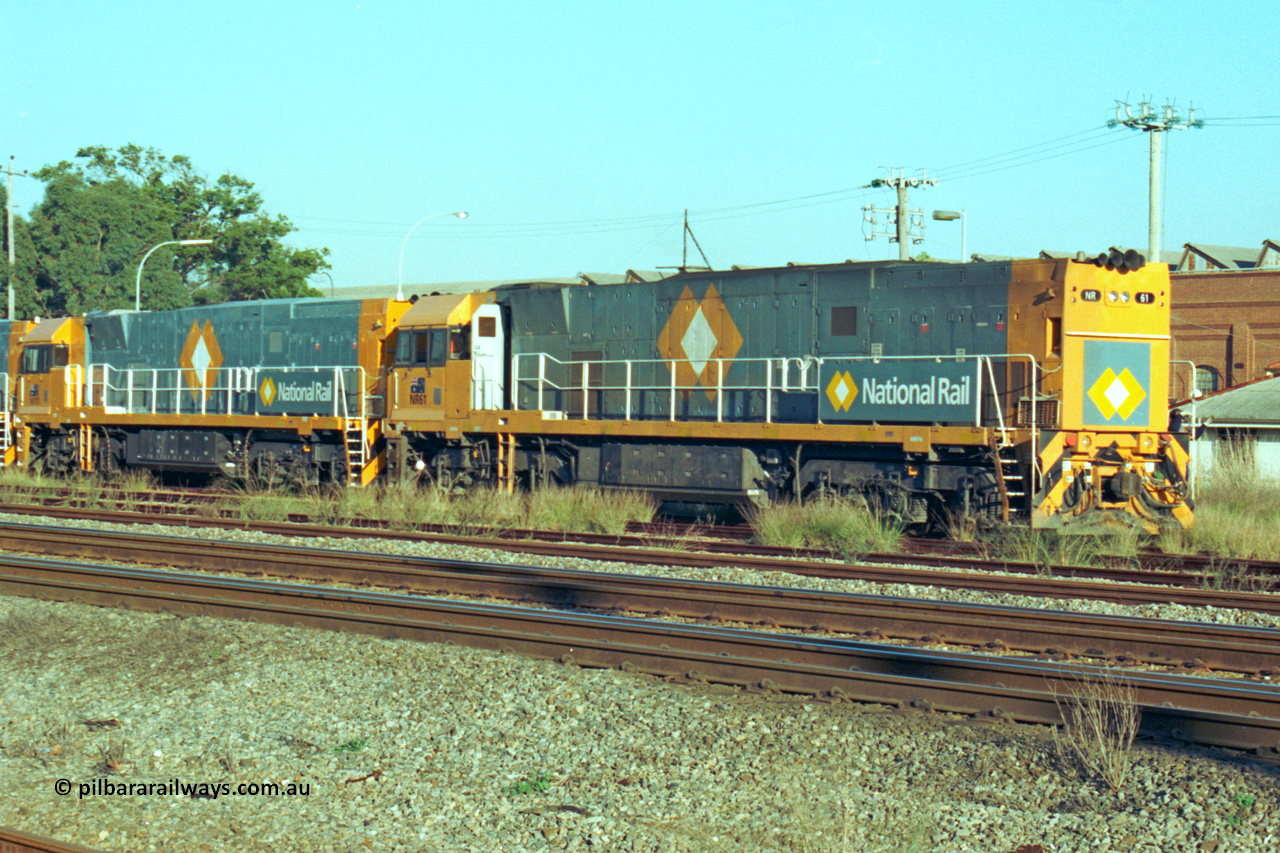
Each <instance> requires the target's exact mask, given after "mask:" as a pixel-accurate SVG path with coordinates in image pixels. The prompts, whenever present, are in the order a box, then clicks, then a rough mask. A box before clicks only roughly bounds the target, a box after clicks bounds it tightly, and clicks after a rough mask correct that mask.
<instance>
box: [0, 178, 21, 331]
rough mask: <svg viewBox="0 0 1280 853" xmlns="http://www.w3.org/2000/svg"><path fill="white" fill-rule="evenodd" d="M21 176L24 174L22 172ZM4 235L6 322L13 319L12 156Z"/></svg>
mask: <svg viewBox="0 0 1280 853" xmlns="http://www.w3.org/2000/svg"><path fill="white" fill-rule="evenodd" d="M22 174H24V175H25V174H26V173H25V172H23V173H22ZM4 219H5V226H4V233H5V235H6V237H7V238H8V243H9V276H8V277H9V281H8V288H7V289H8V291H9V313H8V314H6V315H5V318H6V319H8V320H12V319H13V303H14V298H13V271H14V268H13V155H12V154H10V155H9V190H8V192H7V193H6V194H5V197H4Z"/></svg>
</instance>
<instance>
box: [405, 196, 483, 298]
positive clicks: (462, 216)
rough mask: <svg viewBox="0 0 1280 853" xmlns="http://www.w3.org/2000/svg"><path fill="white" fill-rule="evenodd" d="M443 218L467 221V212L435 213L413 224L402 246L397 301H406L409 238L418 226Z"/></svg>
mask: <svg viewBox="0 0 1280 853" xmlns="http://www.w3.org/2000/svg"><path fill="white" fill-rule="evenodd" d="M442 216H456V217H458V218H459V219H466V218H467V212H466V211H465V210H459V211H458V212H457V213H433V214H431V215H430V216H424V217H422V218H421V219H419V220H418V221H417V222H415V223H413V227H412V228H410V229H409V233H408V234H405V235H404V241H403V242H402V243H401V244H400V266H399V270H398V272H397V273H396V301H397V302H403V301H404V247H405V246H407V245H409V238H410V237H412V236H413V232H414V231H416V230H417V228H418V226H419V225H421V224H422V223H424V222H426V221H427V220H428V219H439V218H440V217H442Z"/></svg>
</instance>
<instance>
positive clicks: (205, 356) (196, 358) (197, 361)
mask: <svg viewBox="0 0 1280 853" xmlns="http://www.w3.org/2000/svg"><path fill="white" fill-rule="evenodd" d="M212 362H213V358H212V357H211V356H210V355H209V347H208V346H206V345H205V342H204V336H203V335H201V336H200V339H199V340H198V341H197V342H196V348H195V351H194V352H192V353H191V366H192V367H193V368H195V371H196V376H197V377H198V378H199V380H200V384H201V385H203V384H204V383H205V382H208V381H209V365H210V364H211V363H212Z"/></svg>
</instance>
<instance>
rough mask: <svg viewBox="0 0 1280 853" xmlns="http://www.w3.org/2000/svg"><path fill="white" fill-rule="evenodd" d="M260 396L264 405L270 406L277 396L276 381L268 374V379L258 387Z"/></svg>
mask: <svg viewBox="0 0 1280 853" xmlns="http://www.w3.org/2000/svg"><path fill="white" fill-rule="evenodd" d="M258 396H259V397H261V398H262V405H264V406H270V405H271V403H272V401H274V400H275V398H276V383H274V382H272V381H271V377H270V376H268V377H267V379H266V381H265V382H263V383H262V385H261V386H260V387H259V388H258Z"/></svg>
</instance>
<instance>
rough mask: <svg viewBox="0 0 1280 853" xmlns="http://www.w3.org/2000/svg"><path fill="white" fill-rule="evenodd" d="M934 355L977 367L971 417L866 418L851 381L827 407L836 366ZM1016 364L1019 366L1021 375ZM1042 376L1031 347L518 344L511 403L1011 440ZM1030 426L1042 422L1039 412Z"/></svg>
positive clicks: (561, 410)
mask: <svg viewBox="0 0 1280 853" xmlns="http://www.w3.org/2000/svg"><path fill="white" fill-rule="evenodd" d="M930 364H934V365H946V366H947V368H946V369H947V370H949V371H950V372H951V373H952V374H953V375H958V373H957V371H959V372H962V373H965V374H966V375H972V381H973V393H972V395H971V397H970V402H971V404H972V405H971V406H970V407H969V408H968V409H967V410H966V412H965V414H964V415H963V416H961V415H960V414H959V409H958V408H957V407H955V406H952V407H949V408H948V409H947V411H946V412H945V414H944V415H943V417H941V418H934V419H931V418H927V417H926V418H919V417H905V418H894V417H885V416H879V417H874V418H871V417H868V418H866V419H865V420H861V419H858V418H857V417H856V416H855V415H852V414H848V412H849V411H850V409H851V405H850V404H851V403H852V402H853V399H856V392H852V389H845V390H846V393H853V394H854V398H853V399H849V401H848V403H844V401H843V400H840V401H839V402H840V403H843V404H844V405H843V406H842V407H840V406H836V403H837V401H836V400H833V401H832V403H833V406H836V408H842V410H843V411H844V412H845V414H836V415H835V416H833V412H832V411H831V410H828V411H827V413H826V415H825V416H824V414H823V410H824V408H828V407H826V406H824V405H823V404H822V398H823V396H824V395H826V394H827V393H828V388H827V386H828V385H832V384H834V381H833V379H832V371H833V370H837V369H846V368H847V369H849V370H855V369H856V367H850V365H854V366H861V367H863V368H868V367H870V366H875V369H876V370H877V371H878V372H880V373H884V371H886V370H888V371H889V372H892V371H893V370H895V369H900V370H902V371H903V372H904V373H910V374H913V375H925V374H927V373H928V372H929V370H930V368H929V367H928V365H930ZM957 365H960V366H961V367H959V368H957V367H956V366H957ZM1014 365H1023V366H1024V370H1023V371H1016V370H1010V369H1008V368H1009V367H1011V366H1014ZM939 369H941V368H939ZM1018 373H1020V374H1021V375H1020V376H1018V375H1015V374H1018ZM894 378H895V379H896V378H897V377H894ZM1042 378H1043V373H1042V371H1041V369H1040V367H1039V365H1038V364H1037V363H1036V360H1035V358H1034V357H1033V356H1031V355H1028V354H998V355H976V354H974V355H969V354H964V355H949V356H879V357H876V356H827V357H818V356H801V357H795V356H788V357H780V358H745V359H744V358H739V359H733V360H728V359H709V360H708V361H707V362H705V364H704V365H703V366H702V370H701V372H700V373H698V372H695V369H694V365H692V364H691V363H690V362H688V361H681V360H675V359H612V360H608V359H599V360H581V361H561V360H560V359H558V358H556V357H555V356H552V355H549V354H547V353H519V354H517V355H515V356H514V357H513V358H512V387H513V393H512V407H513V408H515V409H517V410H520V409H523V410H526V411H540V412H543V413H545V414H546V416H547V417H550V418H564V419H571V420H575V419H581V420H625V421H630V420H649V421H652V420H669V421H682V420H688V421H714V422H716V423H723V422H759V423H766V424H771V423H827V422H840V423H850V422H859V423H875V422H881V421H883V422H895V421H910V422H915V421H919V420H936V421H937V422H940V423H949V424H960V425H972V426H986V427H993V428H995V429H997V430H998V431H999V432H1000V435H1001V438H1002V439H1004V440H1007V438H1008V432H1009V430H1011V429H1013V427H1014V421H1013V420H1012V419H1011V418H1010V417H1009V415H1008V413H1007V411H1006V410H1007V409H1008V408H1009V407H1010V406H1013V407H1015V408H1016V406H1017V404H1018V402H1019V401H1020V400H1026V401H1029V402H1030V408H1029V411H1030V412H1032V413H1034V412H1036V411H1037V406H1036V403H1037V402H1038V400H1039V399H1040V398H1041V397H1042V396H1043V394H1042V392H1041V379H1042ZM682 380H683V381H682ZM690 380H692V381H690ZM864 399H865V398H864ZM879 411H880V412H881V413H883V412H885V411H887V410H886V409H880V410H879ZM1030 426H1031V427H1032V428H1034V427H1035V426H1036V424H1035V418H1034V417H1033V418H1032V423H1031V424H1030Z"/></svg>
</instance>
